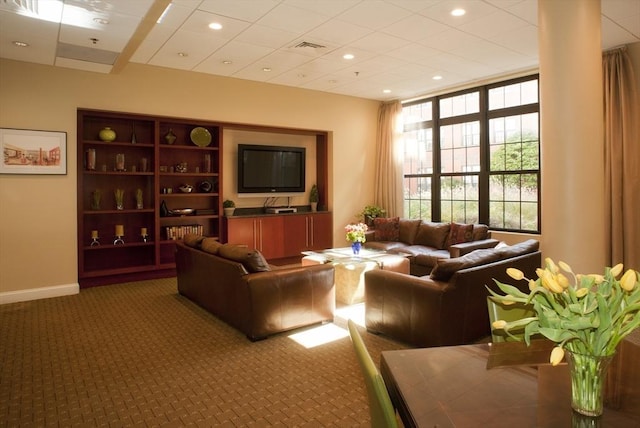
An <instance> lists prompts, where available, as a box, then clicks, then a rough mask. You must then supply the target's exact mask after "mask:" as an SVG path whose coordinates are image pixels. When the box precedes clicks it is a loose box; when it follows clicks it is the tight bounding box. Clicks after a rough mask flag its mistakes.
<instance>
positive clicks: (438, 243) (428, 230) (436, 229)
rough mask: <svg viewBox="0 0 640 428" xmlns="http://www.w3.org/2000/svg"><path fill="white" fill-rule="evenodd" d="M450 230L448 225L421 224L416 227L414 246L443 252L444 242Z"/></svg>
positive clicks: (445, 246) (445, 245)
mask: <svg viewBox="0 0 640 428" xmlns="http://www.w3.org/2000/svg"><path fill="white" fill-rule="evenodd" d="M450 229H451V225H450V224H449V223H432V222H427V221H425V222H422V224H420V227H418V234H417V235H416V239H415V242H414V244H415V245H424V246H427V247H433V248H437V249H439V250H444V249H446V248H447V244H446V241H447V237H448V236H449V230H450Z"/></svg>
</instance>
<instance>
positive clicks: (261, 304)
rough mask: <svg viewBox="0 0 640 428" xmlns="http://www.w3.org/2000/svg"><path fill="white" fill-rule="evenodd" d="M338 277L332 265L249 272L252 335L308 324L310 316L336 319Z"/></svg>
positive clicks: (253, 337) (326, 319) (247, 279)
mask: <svg viewBox="0 0 640 428" xmlns="http://www.w3.org/2000/svg"><path fill="white" fill-rule="evenodd" d="M334 277H335V269H334V267H333V265H330V264H323V265H313V266H303V267H295V268H290V269H279V270H274V271H269V272H258V273H253V274H249V275H246V276H245V281H246V283H247V286H248V289H249V299H250V302H251V303H250V305H251V314H250V316H251V321H250V333H249V334H248V336H249V337H250V338H252V339H259V338H262V337H266V336H268V335H269V334H272V333H273V332H278V331H283V330H288V329H292V328H296V327H300V326H303V325H308V324H309V321H310V319H313V320H315V321H316V322H321V321H332V320H333V315H334V312H335V286H334ZM247 316H249V315H247Z"/></svg>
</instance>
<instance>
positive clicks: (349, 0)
mask: <svg viewBox="0 0 640 428" xmlns="http://www.w3.org/2000/svg"><path fill="white" fill-rule="evenodd" d="M360 1H361V0H321V1H309V0H284V2H283V3H285V4H287V5H289V6H294V7H297V8H300V9H304V10H306V11H309V12H313V13H317V14H319V15H323V16H327V17H335V16H338V15H340V14H341V13H342V12H344V11H345V10H347V9H350V8H352V7H353V6H355V5H357V4H358V3H360Z"/></svg>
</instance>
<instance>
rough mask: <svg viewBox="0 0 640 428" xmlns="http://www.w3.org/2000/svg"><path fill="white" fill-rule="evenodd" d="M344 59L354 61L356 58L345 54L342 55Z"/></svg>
mask: <svg viewBox="0 0 640 428" xmlns="http://www.w3.org/2000/svg"><path fill="white" fill-rule="evenodd" d="M342 58H344V59H354V58H355V56H353V54H344V55H342Z"/></svg>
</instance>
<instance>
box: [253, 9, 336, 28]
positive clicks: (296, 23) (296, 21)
mask: <svg viewBox="0 0 640 428" xmlns="http://www.w3.org/2000/svg"><path fill="white" fill-rule="evenodd" d="M327 20H328V18H327V17H325V16H322V15H314V14H311V13H309V12H308V11H306V10H304V9H300V8H297V7H292V6H289V5H286V4H280V5H278V6H277V7H275V8H274V9H273V10H271V11H270V12H269V13H268V14H266V15H265V16H263V17H262V18H260V19H259V20H258V21H257V23H258V24H260V25H264V26H267V27H271V28H278V29H280V30H285V31H292V32H294V33H297V34H304V33H306V32H308V31H311V30H313V29H314V28H316V27H318V26H319V25H320V24H323V23H325V22H327Z"/></svg>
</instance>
